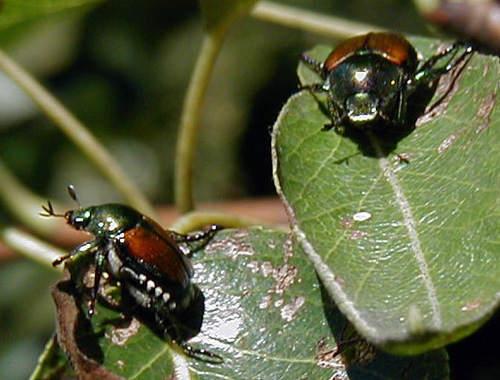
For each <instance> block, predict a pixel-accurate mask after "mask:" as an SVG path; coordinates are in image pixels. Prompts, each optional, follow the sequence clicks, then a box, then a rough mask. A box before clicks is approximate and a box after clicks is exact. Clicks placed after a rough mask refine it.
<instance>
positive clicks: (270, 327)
mask: <svg viewBox="0 0 500 380" xmlns="http://www.w3.org/2000/svg"><path fill="white" fill-rule="evenodd" d="M193 262H194V267H195V271H196V275H195V279H194V281H195V282H196V283H197V284H198V285H199V287H200V289H202V291H203V292H204V295H205V315H204V323H203V326H202V330H201V333H200V334H198V335H197V336H195V337H194V338H193V339H191V340H190V341H189V344H190V345H191V346H192V347H195V348H204V349H207V350H209V351H210V352H212V353H215V354H217V355H220V356H221V357H222V358H223V360H224V361H223V363H220V364H215V363H209V362H206V361H202V360H198V359H194V358H189V357H186V356H185V355H184V353H183V352H182V350H181V349H180V348H179V347H177V346H176V345H174V344H171V343H168V342H165V341H163V340H162V339H160V338H158V337H157V336H156V335H154V334H153V333H152V332H151V331H150V330H149V329H148V328H146V327H145V326H144V325H141V324H140V323H139V322H138V321H137V320H128V321H125V320H124V318H123V315H122V314H120V313H118V312H116V311H113V310H110V309H107V308H105V307H104V306H102V305H97V306H98V307H97V310H98V313H97V314H96V315H95V316H94V317H92V318H91V320H90V321H89V319H88V318H85V317H84V316H83V315H82V314H81V313H80V312H79V311H78V310H75V309H74V307H73V308H71V307H70V309H69V310H67V311H64V315H66V313H69V314H72V313H73V314H74V313H75V311H76V314H77V315H78V314H79V313H80V314H79V316H77V318H73V319H72V321H73V322H71V323H65V324H64V326H66V327H63V328H62V326H61V325H60V326H59V331H60V332H61V330H66V333H67V332H68V331H69V330H71V329H75V332H74V334H75V335H74V337H76V338H75V339H73V337H72V334H71V332H70V335H69V340H70V341H74V342H77V344H76V345H75V344H73V347H72V348H71V349H70V350H68V347H66V351H75V350H76V351H77V352H76V357H77V359H76V360H79V361H82V365H83V366H84V367H83V368H87V369H89V368H90V370H92V371H99V373H100V374H101V375H100V376H107V377H106V378H125V379H136V380H143V379H144V380H146V379H149V380H151V379H166V378H169V376H172V377H173V376H175V378H176V379H221V378H223V379H262V380H267V379H301V378H307V379H325V380H326V379H332V378H333V379H343V380H349V379H358V380H371V379H385V380H388V379H394V380H399V379H401V378H402V376H405V378H406V379H411V380H413V379H415V380H420V379H422V378H427V379H430V380H434V379H436V380H444V379H448V368H447V363H446V355H445V353H444V351H443V350H438V351H435V352H432V353H429V354H425V355H422V356H417V357H401V356H394V355H389V354H387V353H384V352H381V351H378V350H376V349H375V348H374V347H373V346H372V345H371V344H369V343H367V342H366V341H364V340H362V339H360V338H359V336H358V335H357V333H356V332H355V331H354V330H353V329H352V326H351V325H349V324H348V323H347V321H346V320H345V318H344V317H343V316H342V314H340V313H339V312H338V310H337V308H336V307H335V306H334V304H333V303H332V302H331V301H330V299H329V297H327V296H326V294H325V292H324V289H322V288H321V286H320V284H319V282H318V280H317V277H316V274H315V271H314V269H313V267H312V266H311V265H310V263H309V262H308V260H307V258H306V256H305V255H304V253H303V252H302V251H301V249H300V245H298V244H297V243H296V242H294V240H293V239H292V238H291V237H290V234H289V233H284V232H281V231H273V230H264V229H260V228H253V229H250V230H227V231H222V232H220V233H218V234H217V236H216V237H215V238H214V239H213V240H212V241H211V243H210V244H209V245H208V246H206V247H205V249H204V250H203V251H202V252H199V253H197V254H196V257H195V258H194V259H193ZM61 284H66V285H64V286H67V283H65V282H61V283H59V285H58V287H59V288H61ZM63 288H64V287H63ZM63 298H64V297H63ZM64 302H69V303H71V300H68V299H66V301H64ZM59 303H60V302H59ZM65 307H66V306H65ZM60 313H61V309H59V314H60ZM59 319H61V315H59ZM88 323H90V325H89V324H88ZM64 339H68V336H66V338H64ZM64 339H63V340H64ZM60 340H61V337H60ZM337 341H339V342H344V343H341V344H340V348H339V347H338V345H337V343H336V342H337ZM75 347H76V348H75ZM72 361H73V362H75V357H72ZM90 376H91V375H90Z"/></svg>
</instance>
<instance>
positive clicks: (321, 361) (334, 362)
mask: <svg viewBox="0 0 500 380" xmlns="http://www.w3.org/2000/svg"><path fill="white" fill-rule="evenodd" d="M314 361H315V362H316V365H317V366H318V367H320V368H334V369H337V370H341V371H342V372H344V373H345V372H346V363H345V362H344V356H343V355H342V354H341V353H340V351H339V347H338V346H337V345H335V346H332V345H330V344H328V343H327V339H326V338H321V339H320V340H318V343H317V344H316V353H315V355H314Z"/></svg>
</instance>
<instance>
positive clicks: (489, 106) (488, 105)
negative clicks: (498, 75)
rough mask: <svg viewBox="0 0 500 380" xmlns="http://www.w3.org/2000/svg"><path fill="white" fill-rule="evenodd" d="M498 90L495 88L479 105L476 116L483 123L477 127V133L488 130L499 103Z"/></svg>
mask: <svg viewBox="0 0 500 380" xmlns="http://www.w3.org/2000/svg"><path fill="white" fill-rule="evenodd" d="M497 96H498V90H495V91H494V92H493V93H491V94H490V95H489V96H487V97H485V98H484V99H483V101H482V102H481V105H480V106H479V109H478V111H477V114H476V116H477V117H478V118H479V119H481V123H480V124H479V126H478V127H477V129H476V133H478V134H479V133H481V132H483V131H484V130H486V129H487V128H488V127H489V125H490V123H491V114H492V113H493V110H494V109H495V105H496V103H497Z"/></svg>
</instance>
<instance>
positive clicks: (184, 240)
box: [168, 224, 222, 256]
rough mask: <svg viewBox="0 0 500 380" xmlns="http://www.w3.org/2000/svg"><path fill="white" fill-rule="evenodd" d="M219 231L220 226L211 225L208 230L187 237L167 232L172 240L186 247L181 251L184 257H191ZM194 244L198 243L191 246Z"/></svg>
mask: <svg viewBox="0 0 500 380" xmlns="http://www.w3.org/2000/svg"><path fill="white" fill-rule="evenodd" d="M221 229H222V227H221V226H218V225H216V224H212V225H211V226H210V227H209V229H208V230H205V231H200V232H195V233H192V234H187V235H183V234H178V233H176V232H173V231H168V232H169V233H170V235H171V236H172V238H173V239H174V241H175V242H176V243H178V244H186V245H187V247H186V249H183V252H184V254H185V255H186V256H191V255H192V254H193V253H194V252H196V251H199V250H200V249H201V248H203V247H204V246H205V245H207V244H208V242H209V241H210V240H211V239H212V238H213V237H214V235H215V234H216V233H217V231H220V230H221ZM196 242H199V244H196V245H195V244H193V243H196Z"/></svg>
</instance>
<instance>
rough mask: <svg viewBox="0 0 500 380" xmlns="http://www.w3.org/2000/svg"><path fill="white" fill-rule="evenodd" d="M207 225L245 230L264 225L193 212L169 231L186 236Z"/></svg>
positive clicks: (240, 218) (274, 226)
mask: <svg viewBox="0 0 500 380" xmlns="http://www.w3.org/2000/svg"><path fill="white" fill-rule="evenodd" d="M208 224H217V225H219V226H222V227H224V228H245V227H250V226H263V225H265V224H264V223H262V221H261V220H257V219H251V218H245V217H240V216H236V215H233V214H227V213H223V212H211V211H206V212H200V211H195V212H190V213H187V214H185V215H183V216H182V217H181V218H179V219H177V221H176V222H175V223H174V224H173V225H172V226H171V227H170V229H172V230H174V231H176V232H178V233H181V234H186V233H188V232H191V231H195V230H199V229H200V228H202V227H203V226H206V225H208ZM270 226H271V224H270ZM272 228H275V229H276V228H277V227H276V225H272Z"/></svg>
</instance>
